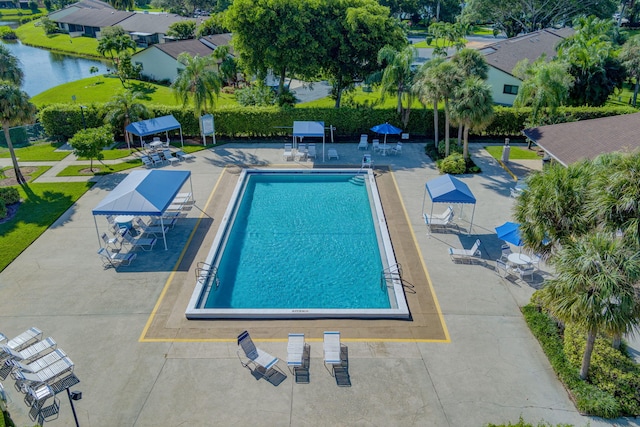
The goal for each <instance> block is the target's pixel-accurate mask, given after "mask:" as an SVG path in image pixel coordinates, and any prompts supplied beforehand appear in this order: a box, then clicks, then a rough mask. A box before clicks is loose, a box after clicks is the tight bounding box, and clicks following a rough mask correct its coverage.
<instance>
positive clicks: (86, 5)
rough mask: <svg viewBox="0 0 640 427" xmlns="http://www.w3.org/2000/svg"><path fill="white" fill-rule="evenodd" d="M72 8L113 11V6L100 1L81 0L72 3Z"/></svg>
mask: <svg viewBox="0 0 640 427" xmlns="http://www.w3.org/2000/svg"><path fill="white" fill-rule="evenodd" d="M73 6H77V7H79V8H82V9H113V6H111V5H110V4H109V3H107V2H103V1H100V0H81V1H79V2H77V3H74V4H73Z"/></svg>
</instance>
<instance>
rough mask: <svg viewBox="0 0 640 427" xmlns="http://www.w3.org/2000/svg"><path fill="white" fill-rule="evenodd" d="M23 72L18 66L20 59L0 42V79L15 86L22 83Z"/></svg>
mask: <svg viewBox="0 0 640 427" xmlns="http://www.w3.org/2000/svg"><path fill="white" fill-rule="evenodd" d="M23 77H24V74H23V72H22V69H21V68H20V60H18V58H16V57H15V56H14V55H12V54H11V52H9V49H7V48H6V47H5V46H4V45H2V44H0V80H6V81H8V82H10V83H13V84H15V85H17V86H20V85H21V84H22V79H23Z"/></svg>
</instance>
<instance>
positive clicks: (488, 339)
mask: <svg viewBox="0 0 640 427" xmlns="http://www.w3.org/2000/svg"><path fill="white" fill-rule="evenodd" d="M328 145H329V144H328ZM335 147H336V148H337V150H338V152H339V154H340V161H339V162H340V164H352V165H359V164H360V158H361V156H362V152H358V150H357V148H356V144H336V145H335ZM472 153H473V155H474V158H475V159H476V161H477V162H478V163H479V164H480V166H481V168H482V170H483V173H482V174H478V175H474V176H463V177H461V179H463V180H464V182H466V183H467V184H468V185H469V187H470V188H471V190H472V191H473V192H474V194H475V196H476V198H477V200H478V203H477V206H476V210H475V218H474V225H473V228H472V229H471V230H470V232H471V234H470V235H467V234H466V233H453V232H452V233H432V234H430V235H427V233H426V229H425V225H424V223H423V221H422V215H421V213H422V203H423V197H424V183H425V181H427V180H429V179H432V178H434V177H436V176H438V171H437V170H436V168H435V166H434V165H433V163H432V162H431V161H430V160H429V158H428V157H426V156H425V155H424V144H423V143H408V144H405V146H404V147H403V154H402V156H399V157H381V156H378V155H375V156H374V161H375V163H376V165H381V166H390V167H391V169H392V178H393V181H395V186H396V187H397V191H398V194H399V197H400V202H399V203H400V204H401V205H402V209H400V213H399V214H397V215H401V216H403V218H401V219H402V220H406V222H407V227H408V230H409V233H403V235H402V236H400V237H399V238H398V239H396V240H394V242H393V244H394V247H395V246H396V245H402V246H404V245H414V246H416V247H417V248H418V249H417V250H418V251H419V253H421V254H422V263H420V264H422V265H419V266H418V267H413V266H412V267H411V268H419V269H420V268H425V267H426V269H425V274H427V276H428V280H429V283H430V284H431V285H432V287H433V291H434V295H435V297H436V302H437V305H438V307H439V310H440V312H441V313H442V318H443V319H444V322H445V325H446V328H447V331H448V337H449V339H448V340H445V341H438V342H429V341H422V340H417V339H402V340H391V339H388V340H387V339H376V340H374V339H367V338H366V336H365V337H363V338H358V337H356V336H354V335H352V334H351V332H349V333H348V334H345V337H344V343H345V344H346V345H348V347H349V358H350V373H351V381H352V384H353V385H352V387H350V388H338V387H337V386H336V383H335V380H334V379H333V378H332V377H331V376H330V375H329V373H328V371H327V370H325V368H324V366H323V363H322V343H321V335H320V334H316V333H314V334H310V335H308V336H307V340H308V341H309V342H310V344H311V368H310V374H311V378H310V379H311V382H310V384H307V385H301V384H296V383H295V382H294V381H293V377H292V375H289V377H288V378H287V379H286V380H285V381H284V382H283V383H282V384H280V385H279V386H278V387H274V386H273V385H271V384H269V383H267V382H266V381H264V380H260V381H256V380H255V378H254V377H253V376H252V375H251V374H250V372H249V371H247V370H246V369H244V368H242V366H241V365H240V363H239V361H238V358H237V356H236V349H237V346H236V343H235V342H234V341H233V340H230V339H226V338H222V339H221V338H215V336H214V335H213V334H210V333H209V332H208V331H210V330H215V329H216V328H217V327H222V328H230V329H234V328H237V331H236V332H237V333H240V332H241V331H242V329H243V327H244V326H245V325H246V324H247V322H235V321H210V322H203V321H199V322H195V323H194V324H193V325H194V326H193V328H194V329H195V330H197V333H196V334H194V335H195V336H190V337H189V338H181V337H179V336H177V335H176V334H177V333H178V332H179V329H175V333H176V334H174V335H173V336H165V337H162V338H159V339H146V338H145V334H146V332H147V330H148V328H149V326H150V322H151V319H152V318H154V317H155V318H158V317H164V322H165V324H168V325H171V324H173V323H180V324H182V322H183V316H184V315H183V314H182V313H181V312H180V311H164V310H163V309H162V307H161V306H160V305H158V301H159V300H160V299H161V298H169V297H174V298H177V299H180V298H181V297H182V296H181V295H173V296H172V295H170V294H171V293H172V289H173V288H171V287H168V284H169V283H170V282H171V280H173V278H174V277H176V276H179V275H184V274H188V271H189V269H190V268H192V266H193V264H195V262H197V261H198V260H197V259H195V258H192V257H191V258H190V255H189V252H188V251H187V252H183V248H185V246H186V245H187V244H189V246H190V247H196V246H197V247H199V246H202V240H201V239H202V238H203V237H199V236H198V235H197V234H194V233H193V231H194V230H197V229H199V228H201V227H205V228H207V227H209V228H211V227H212V226H213V224H214V223H216V222H217V221H218V220H219V217H217V216H214V217H212V218H208V217H206V216H204V215H201V214H200V211H199V210H197V209H194V210H192V211H191V212H190V213H189V216H188V218H187V219H186V220H185V221H183V222H181V223H180V224H179V225H178V226H177V227H176V229H174V230H172V232H171V234H170V235H169V241H168V243H169V250H168V251H163V250H162V249H161V248H156V249H154V250H153V251H152V252H140V253H139V254H138V259H136V261H135V262H134V264H133V265H132V267H131V268H122V269H118V270H117V271H116V270H113V269H109V270H104V269H103V268H102V264H101V262H100V261H99V259H98V257H97V256H96V254H95V251H96V248H97V247H98V241H97V236H96V232H95V228H94V220H93V216H92V215H91V209H93V208H94V207H95V206H96V205H97V204H98V203H99V201H100V200H102V199H103V198H104V197H105V196H106V195H107V194H108V192H109V190H111V189H112V188H114V186H115V185H116V184H117V183H118V182H119V181H121V180H122V179H123V178H124V176H125V175H126V173H117V174H112V175H109V176H104V177H97V178H96V185H94V186H93V188H92V189H90V190H89V191H88V192H87V193H86V194H85V195H84V196H83V197H82V198H80V199H79V200H78V202H77V203H76V204H74V205H73V206H72V207H71V208H70V209H69V210H68V211H67V212H66V213H65V214H63V215H62V216H61V217H60V218H59V219H58V221H56V222H55V223H54V224H53V225H52V226H51V227H50V228H49V229H48V230H47V231H46V232H45V233H44V234H43V235H42V236H41V237H40V238H38V239H37V240H36V241H35V242H34V243H33V244H32V245H31V246H30V247H29V248H27V249H26V250H25V251H24V252H23V253H22V254H21V255H20V256H19V257H18V258H17V259H16V260H15V261H14V262H13V263H12V264H11V265H9V266H8V267H7V268H6V269H5V270H4V271H3V272H2V273H0V295H2V297H1V298H0V316H1V322H0V331H2V332H3V333H5V334H7V335H10V336H12V335H16V334H18V333H20V332H22V331H23V330H25V329H26V328H28V327H31V326H37V327H39V328H41V329H42V330H43V331H44V333H45V336H49V335H50V336H52V337H54V338H55V340H56V341H57V342H58V344H59V346H60V348H62V349H63V350H64V351H65V352H66V353H67V354H68V355H69V357H70V358H71V359H72V360H73V361H74V362H75V364H76V368H75V372H76V374H77V375H78V377H79V378H80V379H81V381H82V382H81V383H80V384H78V386H76V387H75V388H74V389H77V390H81V391H82V392H83V399H82V400H81V401H77V402H75V408H76V411H77V413H78V419H79V424H80V425H81V426H83V427H87V426H110V427H111V426H136V427H142V426H174V425H212V424H216V425H269V426H299V425H313V426H334V425H385V426H410V425H416V426H436V427H440V426H452V427H465V426H470V427H471V426H474V427H475V426H481V425H484V424H486V423H489V422H495V423H501V422H507V421H516V420H517V419H518V417H519V416H521V415H522V416H523V417H524V418H525V419H526V420H530V421H531V422H534V423H537V422H538V421H540V420H545V421H547V422H550V423H552V424H556V423H561V422H562V423H571V424H574V425H579V426H584V425H587V424H589V425H590V426H605V425H607V426H610V425H625V426H631V425H636V426H637V425H640V422H639V421H638V420H635V419H634V420H627V419H625V420H617V421H615V422H605V421H602V420H600V419H596V418H591V417H584V416H582V415H580V414H579V413H577V412H576V410H575V407H574V405H573V404H572V402H571V401H570V399H569V397H568V395H567V393H566V391H565V390H564V388H563V387H562V385H561V384H560V383H559V381H558V380H557V379H556V377H555V374H554V373H553V371H552V369H551V367H550V366H549V363H548V361H547V359H546V357H545V356H544V354H543V353H542V351H541V349H540V347H539V345H538V343H537V342H536V341H535V339H534V338H533V337H532V336H531V333H530V332H529V330H528V328H527V327H526V325H525V323H524V321H523V319H522V315H521V313H520V310H519V306H521V305H524V304H526V303H527V301H528V300H529V298H530V296H531V294H532V293H533V291H534V290H535V288H536V287H538V286H539V285H540V284H541V283H542V279H543V277H542V276H540V275H536V277H535V280H534V281H533V282H531V283H526V282H523V281H520V280H518V281H514V282H511V281H506V280H503V279H501V278H500V277H499V276H498V275H496V274H495V272H494V270H493V267H492V262H491V261H492V260H493V259H495V258H496V257H497V256H498V254H499V247H500V242H499V240H498V239H497V238H496V236H495V232H494V229H493V228H494V227H495V226H496V225H499V224H501V223H503V222H504V221H507V220H509V219H510V210H511V206H512V203H513V202H512V199H511V198H510V197H509V187H511V186H512V185H513V184H514V180H513V178H512V177H511V176H510V175H509V174H508V173H507V172H506V171H505V170H504V169H502V167H501V166H500V165H499V164H498V163H497V162H496V161H495V160H494V159H493V158H491V157H490V156H489V155H488V153H486V152H485V151H484V150H482V149H481V148H480V147H472ZM70 161H71V160H70ZM282 163H283V161H282V147H281V146H280V145H279V144H227V145H223V146H220V147H215V148H213V149H211V150H205V151H202V152H199V153H198V154H197V158H196V160H195V161H194V162H190V163H185V162H183V163H181V164H180V165H179V166H177V167H176V169H188V170H190V171H191V172H192V181H193V190H194V195H195V198H196V200H197V205H198V207H199V208H202V210H204V211H208V210H209V209H212V208H213V207H215V206H216V204H218V203H219V200H218V198H217V197H216V196H215V195H216V194H218V191H217V190H216V187H219V185H220V182H221V177H222V176H223V174H224V173H225V172H224V171H225V169H227V170H228V168H229V167H230V166H233V165H279V164H282ZM288 163H289V165H290V164H291V162H288ZM317 163H319V164H320V163H322V162H321V160H318V162H317ZM326 163H327V164H337V162H335V161H333V163H332V162H329V161H328V162H326ZM308 166H309V165H307V164H305V167H308ZM166 167H167V168H169V167H170V166H166ZM41 178H42V177H41ZM51 178H52V177H47V178H44V179H51ZM427 203H428V202H427ZM220 204H221V205H223V206H224V203H220ZM385 210H386V208H385ZM468 214H469V212H466V213H464V215H463V217H464V216H467V217H468ZM461 225H462V226H463V228H464V227H465V222H464V221H461ZM476 238H480V239H481V240H482V242H483V257H484V259H485V260H486V263H479V264H474V265H460V264H454V263H452V262H451V260H450V259H449V256H448V254H447V248H448V247H449V246H455V247H463V246H464V247H470V246H471V244H472V242H473V240H475V239H476ZM194 281H195V279H194ZM202 323H206V326H205V327H202ZM407 323H408V322H407V321H397V327H398V328H402V327H403V325H404V324H407ZM409 323H410V322H409ZM339 324H340V325H341V327H344V330H345V331H357V326H355V327H354V325H361V324H362V325H363V326H362V327H363V328H375V325H376V321H366V322H365V321H361V320H342V321H340V322H339ZM188 325H189V323H187V326H186V327H189V326H188ZM249 325H250V326H249V330H250V332H251V333H252V334H254V333H255V335H256V337H263V338H262V339H261V340H259V341H258V343H257V344H258V345H259V347H261V348H264V349H265V350H266V351H268V352H270V353H272V354H274V355H276V356H279V357H280V358H285V357H286V347H287V344H286V335H285V333H284V331H288V332H296V331H297V330H299V329H305V328H306V327H307V321H288V324H287V326H286V327H282V328H276V329H273V328H270V327H269V326H267V327H260V328H253V327H252V325H254V324H252V323H250V322H249ZM633 347H634V351H636V352H638V351H639V350H640V346H638V345H637V343H635V344H633ZM280 363H281V365H282V366H283V368H284V369H285V370H286V367H284V364H283V362H280ZM4 385H5V388H6V389H7V392H8V394H9V397H10V399H11V402H10V403H9V409H10V411H11V413H12V415H13V417H14V419H15V421H16V422H17V424H18V425H30V424H32V423H31V421H30V420H29V418H28V414H27V408H26V406H25V405H24V404H23V402H22V395H21V394H19V393H18V392H16V391H15V390H14V389H13V385H12V383H11V382H10V381H4ZM59 397H60V398H61V413H60V418H59V419H58V420H55V421H52V422H51V423H49V424H50V425H52V426H55V425H58V426H69V425H74V422H73V417H72V414H71V408H70V407H69V402H68V401H67V399H66V398H65V397H64V395H60V396H59ZM49 424H48V425H49Z"/></svg>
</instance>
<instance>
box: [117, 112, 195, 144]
mask: <svg viewBox="0 0 640 427" xmlns="http://www.w3.org/2000/svg"><path fill="white" fill-rule="evenodd" d="M174 129H180V144H181V145H182V146H183V147H184V139H183V137H182V125H181V124H180V123H179V122H178V121H177V120H176V118H175V117H173V115H172V114H170V115H168V116H162V117H156V118H154V119H148V120H141V121H139V122H135V123H130V124H128V125H127V127H126V128H125V130H126V131H127V132H128V133H130V134H133V135H137V136H139V137H140V145H142V142H143V140H142V138H143V137H145V136H149V135H155V134H156V133H161V132H164V133H165V137H166V138H167V141H169V131H170V130H174ZM127 141H131V138H128V139H127ZM128 148H129V149H131V145H129V147H128Z"/></svg>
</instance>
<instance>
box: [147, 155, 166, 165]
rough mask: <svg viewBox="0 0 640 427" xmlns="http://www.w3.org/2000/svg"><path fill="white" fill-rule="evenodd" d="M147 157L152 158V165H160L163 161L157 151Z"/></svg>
mask: <svg viewBox="0 0 640 427" xmlns="http://www.w3.org/2000/svg"><path fill="white" fill-rule="evenodd" d="M149 157H151V160H153V163H154V165H161V164H163V163H164V159H162V158H161V157H160V155H159V154H158V153H152V154H151V155H150V156H149Z"/></svg>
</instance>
